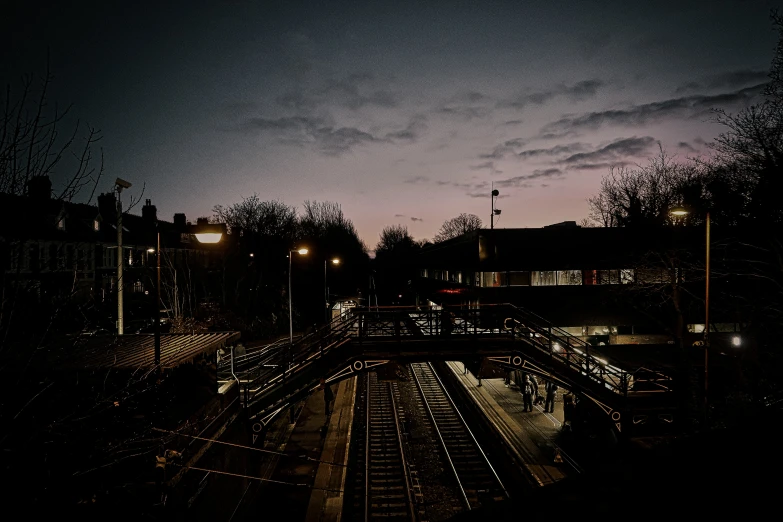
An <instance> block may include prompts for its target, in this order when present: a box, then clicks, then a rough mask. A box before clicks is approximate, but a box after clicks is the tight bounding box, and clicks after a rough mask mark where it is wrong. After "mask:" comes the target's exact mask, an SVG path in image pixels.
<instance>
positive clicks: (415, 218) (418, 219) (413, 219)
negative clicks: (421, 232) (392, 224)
mask: <svg viewBox="0 0 783 522" xmlns="http://www.w3.org/2000/svg"><path fill="white" fill-rule="evenodd" d="M411 221H424V219H423V218H419V217H416V216H411Z"/></svg>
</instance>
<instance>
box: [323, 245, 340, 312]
mask: <svg viewBox="0 0 783 522" xmlns="http://www.w3.org/2000/svg"><path fill="white" fill-rule="evenodd" d="M328 262H329V260H328V259H324V299H325V300H326V322H327V323H328V322H329V287H328V286H326V265H327V263H328ZM332 264H333V265H339V264H340V259H339V258H337V257H335V258H332Z"/></svg>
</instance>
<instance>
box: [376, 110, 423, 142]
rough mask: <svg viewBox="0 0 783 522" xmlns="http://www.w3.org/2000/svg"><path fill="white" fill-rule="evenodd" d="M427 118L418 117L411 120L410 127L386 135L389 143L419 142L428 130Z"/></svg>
mask: <svg viewBox="0 0 783 522" xmlns="http://www.w3.org/2000/svg"><path fill="white" fill-rule="evenodd" d="M426 122H427V118H426V117H425V116H423V115H416V116H414V117H413V118H411V121H410V122H409V123H408V125H407V126H406V127H405V128H404V129H402V130H398V131H394V132H389V133H387V134H386V136H385V137H386V139H387V140H389V141H407V142H411V143H412V142H414V141H417V140H418V139H419V138H420V137H421V136H422V134H424V132H425V131H426V130H427V123H426Z"/></svg>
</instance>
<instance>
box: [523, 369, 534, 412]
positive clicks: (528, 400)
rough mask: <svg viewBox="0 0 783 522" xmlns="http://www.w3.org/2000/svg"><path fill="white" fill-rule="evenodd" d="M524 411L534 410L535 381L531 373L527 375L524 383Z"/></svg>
mask: <svg viewBox="0 0 783 522" xmlns="http://www.w3.org/2000/svg"><path fill="white" fill-rule="evenodd" d="M522 411H533V382H532V381H531V380H530V376H529V375H525V382H523V383H522Z"/></svg>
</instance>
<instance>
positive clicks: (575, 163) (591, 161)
mask: <svg viewBox="0 0 783 522" xmlns="http://www.w3.org/2000/svg"><path fill="white" fill-rule="evenodd" d="M656 143H657V142H656V141H655V138H652V137H650V136H643V137H641V138H637V137H636V136H634V137H632V138H622V139H618V140H615V141H613V142H611V143H609V144H608V145H604V146H603V147H601V148H598V149H596V150H593V151H591V152H579V153H577V154H572V155H571V156H568V157H567V158H565V159H563V160H562V161H560V163H562V164H564V165H567V166H568V168H576V169H578V170H579V169H581V170H585V169H595V168H603V167H604V166H605V165H607V164H609V165H614V164H619V163H622V162H625V161H626V158H629V157H631V158H638V157H641V156H645V155H646V154H647V153H648V151H649V149H650V147H652V146H653V145H655V144H656ZM588 165H592V166H590V167H588Z"/></svg>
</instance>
